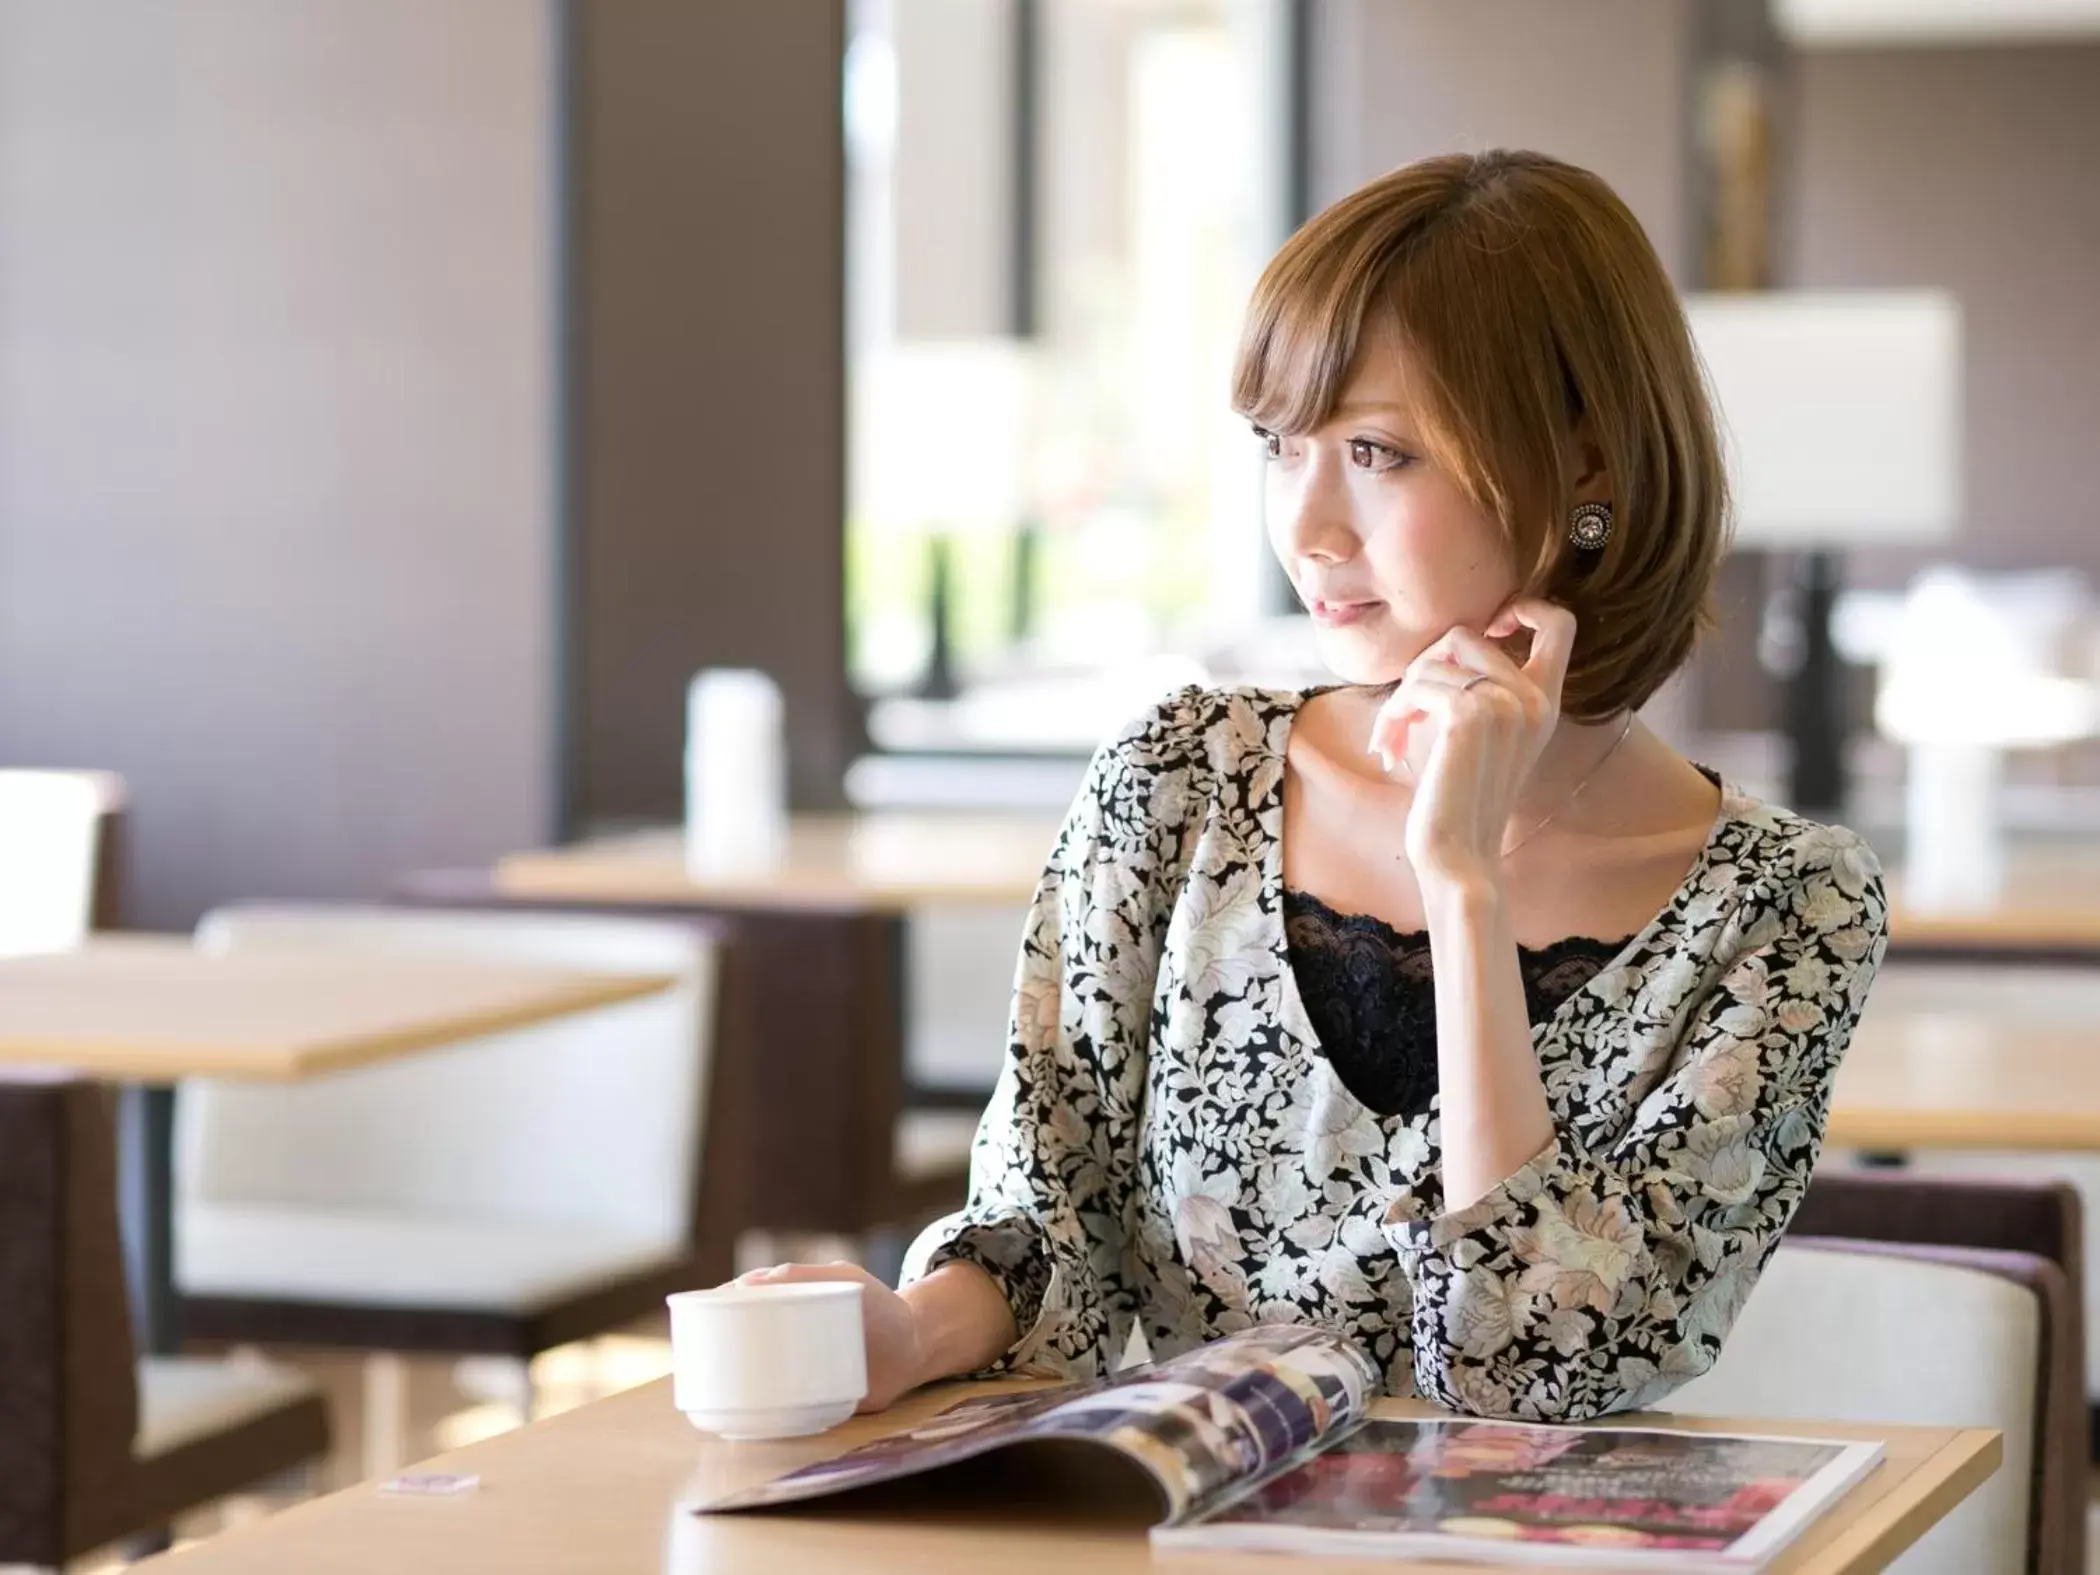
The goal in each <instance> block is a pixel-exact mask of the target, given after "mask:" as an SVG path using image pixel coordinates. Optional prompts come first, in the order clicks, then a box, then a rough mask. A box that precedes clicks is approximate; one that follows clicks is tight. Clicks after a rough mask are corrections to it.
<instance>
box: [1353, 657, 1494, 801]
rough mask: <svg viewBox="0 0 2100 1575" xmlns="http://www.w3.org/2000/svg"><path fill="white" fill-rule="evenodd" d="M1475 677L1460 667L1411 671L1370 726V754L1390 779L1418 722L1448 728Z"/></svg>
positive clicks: (1442, 666)
mask: <svg viewBox="0 0 2100 1575" xmlns="http://www.w3.org/2000/svg"><path fill="white" fill-rule="evenodd" d="M1473 676H1474V675H1473V674H1471V673H1468V672H1466V671H1465V669H1463V668H1460V667H1453V666H1451V665H1449V664H1440V665H1438V666H1436V667H1432V668H1423V669H1421V670H1419V671H1411V672H1409V674H1408V675H1407V677H1406V678H1405V679H1403V680H1402V681H1401V684H1400V687H1399V688H1398V689H1395V690H1394V691H1393V692H1392V694H1391V695H1390V696H1389V697H1388V698H1387V700H1386V702H1385V704H1384V705H1383V706H1381V707H1380V708H1379V712H1378V715H1377V717H1376V718H1375V719H1374V720H1373V721H1372V723H1371V747H1370V750H1369V753H1371V754H1374V755H1376V756H1378V757H1379V762H1380V764H1382V765H1383V766H1384V767H1385V769H1386V772H1387V774H1388V775H1390V774H1391V773H1392V770H1393V767H1394V763H1395V762H1396V761H1398V760H1399V759H1401V757H1402V756H1404V755H1405V754H1406V753H1407V738H1408V734H1409V732H1410V731H1412V729H1413V727H1414V724H1415V722H1416V720H1417V719H1418V718H1425V717H1426V718H1429V719H1431V720H1433V721H1438V722H1444V723H1446V724H1448V723H1449V722H1450V720H1451V717H1452V714H1453V707H1454V704H1455V702H1456V700H1457V697H1458V695H1459V693H1460V688H1459V686H1460V685H1461V684H1463V683H1465V681H1466V680H1467V679H1468V678H1471V677H1473Z"/></svg>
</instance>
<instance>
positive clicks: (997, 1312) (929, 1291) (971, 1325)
mask: <svg viewBox="0 0 2100 1575" xmlns="http://www.w3.org/2000/svg"><path fill="white" fill-rule="evenodd" d="M900 1294H901V1295H902V1296H903V1298H904V1305H905V1306H906V1307H907V1308H908V1309H909V1310H910V1313H911V1347H912V1348H911V1351H910V1352H909V1354H908V1357H907V1364H908V1367H909V1370H910V1372H911V1373H912V1375H913V1376H912V1382H911V1386H910V1387H912V1388H917V1387H918V1386H919V1385H921V1384H930V1383H934V1382H937V1381H938V1380H940V1379H943V1378H953V1377H955V1376H956V1375H957V1374H958V1373H971V1372H975V1371H977V1369H979V1368H981V1367H987V1366H989V1365H990V1364H991V1363H993V1362H995V1361H997V1360H998V1359H999V1357H1000V1356H1001V1355H1002V1354H1004V1353H1005V1351H1006V1350H1007V1349H1008V1348H1009V1347H1010V1346H1011V1345H1012V1344H1013V1343H1014V1339H1015V1332H1014V1318H1013V1312H1012V1310H1011V1309H1010V1308H1009V1307H1008V1306H1007V1305H1006V1295H1005V1293H1004V1292H1003V1291H1001V1290H1000V1289H999V1285H998V1282H997V1281H995V1280H994V1279H993V1278H992V1277H991V1276H990V1275H989V1274H987V1273H985V1271H984V1270H982V1269H980V1268H979V1267H978V1266H977V1265H976V1264H974V1263H968V1262H964V1261H961V1260H957V1261H955V1262H952V1263H944V1264H942V1265H941V1267H940V1268H938V1269H936V1270H934V1271H933V1273H931V1274H929V1275H927V1276H926V1277H925V1278H924V1279H923V1280H915V1281H913V1282H912V1283H911V1284H910V1285H907V1286H905V1287H904V1289H903V1291H902V1292H901V1293H900Z"/></svg>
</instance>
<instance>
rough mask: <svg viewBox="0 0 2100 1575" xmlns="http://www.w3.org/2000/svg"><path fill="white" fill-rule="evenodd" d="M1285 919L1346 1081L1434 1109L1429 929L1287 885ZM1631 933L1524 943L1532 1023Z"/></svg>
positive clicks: (1353, 1087)
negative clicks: (1343, 906) (1407, 926)
mask: <svg viewBox="0 0 2100 1575" xmlns="http://www.w3.org/2000/svg"><path fill="white" fill-rule="evenodd" d="M1283 918H1284V938H1285V940H1286V942H1287V945H1288V950H1289V954H1290V961H1291V971H1292V973H1293V974H1294V975H1295V976H1296V979H1297V982H1298V994H1299V996H1300V997H1301V998H1302V999H1303V1001H1304V1002H1305V1015H1306V1017H1307V1018H1308V1019H1309V1020H1310V1021H1311V1023H1312V1028H1313V1033H1314V1034H1315V1035H1316V1036H1317V1037H1318V1039H1319V1041H1320V1048H1321V1049H1322V1050H1323V1051H1325V1052H1326V1055H1327V1059H1328V1062H1329V1064H1330V1065H1332V1066H1333V1068H1334V1071H1335V1075H1336V1076H1337V1077H1338V1078H1340V1079H1341V1082H1342V1086H1343V1087H1345V1088H1347V1089H1348V1090H1349V1092H1350V1093H1352V1094H1354V1095H1355V1096H1356V1097H1357V1098H1358V1099H1359V1100H1361V1101H1362V1102H1363V1103H1364V1104H1365V1105H1367V1106H1368V1107H1369V1108H1371V1109H1372V1110H1375V1111H1377V1112H1378V1113H1379V1114H1380V1115H1386V1116H1414V1115H1419V1114H1420V1113H1421V1112H1423V1111H1424V1110H1427V1109H1428V1108H1429V1102H1430V1100H1431V1099H1432V1098H1433V1097H1434V1096H1435V1094H1436V1090H1437V1071H1436V991H1435V983H1434V978H1433V974H1432V970H1431V965H1430V951H1429V932H1428V931H1427V930H1399V929H1395V928H1394V927H1393V926H1392V925H1390V924H1387V923H1386V922H1385V921H1384V920H1383V919H1380V918H1377V917H1375V916H1373V915H1371V914H1368V913H1342V912H1340V911H1338V910H1336V909H1335V908H1332V907H1330V906H1329V905H1328V904H1326V903H1324V902H1322V901H1321V900H1320V899H1319V898H1317V897H1315V896H1313V895H1312V894H1311V893H1310V892H1303V891H1296V890H1292V889H1290V888H1288V887H1287V888H1285V890H1284V893H1283ZM1631 939H1632V937H1631V936H1625V937H1622V938H1621V939H1619V940H1615V941H1608V940H1602V939H1599V938H1597V937H1595V936H1589V935H1570V936H1566V937H1564V938H1562V939H1561V940H1557V941H1555V942H1553V943H1552V944H1551V945H1550V946H1540V947H1529V946H1519V947H1518V948H1517V964H1518V968H1519V970H1520V971H1521V973H1522V974H1523V977H1524V1002H1525V1006H1526V1007H1527V1008H1528V1010H1529V1012H1530V1016H1531V1021H1532V1022H1534V1023H1539V1022H1543V1021H1544V1020H1545V1019H1546V1018H1548V1017H1550V1016H1552V1015H1553V1013H1554V1012H1556V1011H1557V1010H1559V1008H1560V1005H1561V1003H1562V1002H1563V1001H1565V1000H1567V999H1568V997H1569V996H1571V995H1573V994H1574V993H1575V992H1576V991H1577V990H1579V989H1581V988H1582V987H1583V986H1584V985H1585V984H1587V983H1589V981H1590V980H1591V979H1592V978H1594V977H1595V976H1596V974H1597V973H1598V971H1599V970H1601V969H1602V968H1603V967H1604V965H1605V964H1606V963H1608V962H1610V961H1611V960H1612V958H1614V957H1616V956H1617V955H1618V954H1619V953H1620V952H1621V951H1623V950H1624V949H1625V947H1626V945H1627V942H1628V941H1630V940H1631Z"/></svg>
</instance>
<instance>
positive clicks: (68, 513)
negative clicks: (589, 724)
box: [0, 0, 555, 926]
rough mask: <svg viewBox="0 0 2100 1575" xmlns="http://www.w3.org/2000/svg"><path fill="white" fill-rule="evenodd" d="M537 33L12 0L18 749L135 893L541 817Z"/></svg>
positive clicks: (406, 853)
mask: <svg viewBox="0 0 2100 1575" xmlns="http://www.w3.org/2000/svg"><path fill="white" fill-rule="evenodd" d="M552 49H553V27H552V23H551V16H550V8H549V7H548V6H547V5H543V4H538V3H530V0H444V3H442V4H433V3H430V0H298V3H297V4H285V3H283V0H181V3H180V4H135V3H121V0H0V763H8V764H42V765H58V766H70V765H82V766H104V767H110V768H114V769H115V770H117V771H120V772H122V773H123V774H124V775H125V777H126V778H128V779H129V781H130V784H131V786H132V789H133V791H134V795H135V807H134V814H135V820H134V838H133V841H134V855H135V857H134V864H133V869H132V875H133V881H132V901H131V914H132V917H133V918H134V920H135V921H137V922H140V923H144V924H147V925H155V926H179V925H186V924H187V923H189V922H190V921H191V920H192V919H194V918H195V916H196V915H197V914H198V912H199V911H200V910H202V909H203V908H205V907H207V906H209V905H210V904H212V903H215V902H219V901H221V900H224V899H227V898H231V897H236V896H263V895H272V894H292V895H300V896H324V895H325V896H335V895H356V894H362V893H372V892H377V891H379V890H380V889H382V888H383V886H384V884H385V882H386V881H387V879H388V878H389V877H390V876H391V875H392V874H394V873H395V872H397V871H400V870H403V869H407V868H410V867H414V866H418V865H428V864H436V863H458V862H468V861H476V860H486V859H487V858H489V857H492V856H494V855H495V854H498V853H500V852H502V851H503V850H505V849H507V848H512V847H516V846H519V845H523V844H530V843H534V842H537V841H540V840H542V839H544V838H545V837H546V836H547V835H548V833H549V831H550V830H551V783H552V780H553V769H552V759H551V751H552V741H551V732H550V723H551V718H552V715H553V701H552V670H553V651H552V643H551V642H552V630H553V617H552V608H553V586H552V582H551V577H550V575H551V553H550V545H551V539H552V503H551V489H550V455H551V452H552V447H551V444H550V441H549V435H550V419H551V411H552V400H553V392H554V385H553V368H554V356H553V349H554V332H553V322H554V305H555V302H554V276H555V269H554V264H553V255H554V253H553V249H552V247H551V246H550V245H549V240H550V237H551V236H552V234H553V228H554V211H553V195H554V193H553V187H552V180H551V175H552V165H551V157H550V155H551V148H552V139H551V136H550V126H551V124H552V108H553V99H552V81H553V75H552V68H553V54H552Z"/></svg>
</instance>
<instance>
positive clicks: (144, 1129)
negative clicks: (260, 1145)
mask: <svg viewBox="0 0 2100 1575" xmlns="http://www.w3.org/2000/svg"><path fill="white" fill-rule="evenodd" d="M671 983H672V981H671V980H670V979H669V978H668V977H653V976H649V975H639V976H637V975H628V974H601V973H587V972H580V971H574V970H568V969H556V968H545V967H538V966H523V965H503V964H495V963H484V962H464V961H460V962H455V961H451V960H439V959H434V958H423V957H399V956H388V955H385V954H379V953H367V954H356V955H353V954H348V953H341V954H330V953H322V952H318V951H316V952H310V953H307V952H289V951H243V950H236V951H229V952H205V951H200V950H198V949H197V948H195V947H193V946H192V945H191V944H190V942H189V940H188V939H187V938H186V937H179V936H146V935H126V936H98V937H95V938H94V939H92V940H90V941H89V942H88V944H87V945H85V946H83V947H81V948H80V949H79V950H77V951H72V952H57V953H50V954H45V955H39V956H30V957H6V958H0V1063H6V1062H15V1063H30V1064H40V1065H46V1066H54V1067H63V1068H66V1069H68V1070H71V1071H76V1072H81V1073H84V1074H86V1075H88V1076H91V1077H96V1078H101V1079H105V1080H107V1081H109V1082H113V1083H119V1084H122V1085H124V1110H123V1119H122V1122H121V1127H120V1130H121V1133H122V1139H121V1141H122V1143H123V1146H124V1151H125V1152H124V1160H125V1167H124V1168H125V1201H126V1210H125V1212H126V1237H127V1242H126V1247H127V1253H128V1256H129V1259H130V1274H131V1285H132V1291H133V1294H134V1296H135V1297H137V1298H138V1299H139V1303H140V1306H139V1319H138V1322H139V1328H140V1331H141V1344H142V1345H144V1346H145V1347H146V1348H147V1349H149V1350H156V1351H169V1350H172V1349H174V1347H175V1345H176V1344H177V1341H178V1335H177V1331H176V1328H175V1308H176V1298H175V1293H174V1288H173V1284H172V1280H171V1275H172V1272H173V1263H174V1254H173V1250H172V1249H173V1220H172V1207H173V1200H172V1198H171V1196H170V1193H171V1176H170V1171H171V1167H172V1162H173V1154H172V1132H173V1126H174V1108H175V1107H174V1089H173V1087H172V1085H173V1084H174V1083H175V1082H176V1081H177V1080H179V1079H181V1078H185V1077H232V1078H252V1079H260V1080H264V1081H269V1082H286V1081H292V1080H296V1079H299V1078H305V1077H313V1076H317V1075H320V1074H323V1073H327V1072H333V1071H337V1070H339V1069H341V1068H344V1067H350V1066H361V1065H365V1064H367V1063H370V1062H374V1061H380V1060H385V1059H388V1058H390V1057H393V1056H398V1055H405V1054H408V1053H410V1052H411V1051H415V1050H421V1049H426V1048H428V1047H430V1046H432V1045H441V1044H447V1043H450V1042H453V1041H455V1040H460V1039H467V1038H472V1037H475V1036H477V1035H480V1034H485V1033H493V1032H496V1031H498V1030H500V1029H505V1028H518V1027H522V1026H524V1025H526V1024H529V1023H537V1022H542V1021H545V1020H547V1019H549V1018H554V1017H562V1016H566V1015H568V1014H569V1013H571V1012H580V1011H586V1010H589V1009H591V1008H593V1007H599V1006H609V1005H612V1004H613V1003H615V1002H618V1001H625V1000H631V999H633V998H635V997H637V996H642V995H649V994H652V993H654V992H655V991H658V990H662V989H666V988H668V987H669V986H670V984H671Z"/></svg>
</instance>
